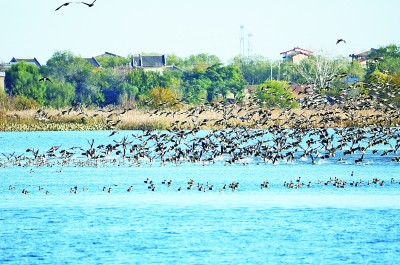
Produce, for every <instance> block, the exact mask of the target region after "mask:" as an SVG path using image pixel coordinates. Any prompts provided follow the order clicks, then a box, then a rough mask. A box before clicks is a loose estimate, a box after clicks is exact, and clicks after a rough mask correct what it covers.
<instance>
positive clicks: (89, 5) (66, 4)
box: [55, 0, 96, 11]
mask: <svg viewBox="0 0 400 265" xmlns="http://www.w3.org/2000/svg"><path fill="white" fill-rule="evenodd" d="M94 2H96V0H94V1H93V2H92V3H91V4H89V3H85V2H78V1H76V2H66V3H64V4H62V5H61V6H59V7H57V8H56V10H55V11H58V10H60V9H61V8H62V7H64V6H68V5H69V4H84V5H87V6H88V7H92V6H94Z"/></svg>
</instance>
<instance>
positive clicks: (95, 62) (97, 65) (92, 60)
mask: <svg viewBox="0 0 400 265" xmlns="http://www.w3.org/2000/svg"><path fill="white" fill-rule="evenodd" d="M85 59H86V60H87V61H88V62H89V63H90V64H91V65H93V66H94V67H101V65H100V63H99V62H98V61H97V60H96V58H94V57H92V58H85Z"/></svg>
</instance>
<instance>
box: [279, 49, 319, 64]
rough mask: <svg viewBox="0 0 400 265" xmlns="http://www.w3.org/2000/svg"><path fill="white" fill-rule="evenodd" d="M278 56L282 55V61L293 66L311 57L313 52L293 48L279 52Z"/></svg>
mask: <svg viewBox="0 0 400 265" xmlns="http://www.w3.org/2000/svg"><path fill="white" fill-rule="evenodd" d="M280 54H281V55H282V58H283V60H286V61H290V62H292V63H293V64H299V63H300V62H301V61H302V60H304V59H305V58H307V57H308V56H310V55H312V54H313V52H312V51H309V50H306V49H303V48H299V47H294V48H293V49H291V50H288V51H284V52H281V53H280Z"/></svg>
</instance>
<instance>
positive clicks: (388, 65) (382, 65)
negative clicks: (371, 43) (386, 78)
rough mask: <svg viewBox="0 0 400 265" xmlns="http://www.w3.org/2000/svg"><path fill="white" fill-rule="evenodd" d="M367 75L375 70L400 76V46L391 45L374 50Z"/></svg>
mask: <svg viewBox="0 0 400 265" xmlns="http://www.w3.org/2000/svg"><path fill="white" fill-rule="evenodd" d="M369 58H370V59H369V61H368V63H367V68H368V69H367V74H368V76H369V75H370V74H372V73H373V72H374V71H375V70H377V71H379V72H382V73H383V72H385V73H387V74H391V75H400V46H397V45H395V44H390V45H387V46H383V47H380V48H378V49H376V50H374V51H373V52H372V53H371V55H370V56H369Z"/></svg>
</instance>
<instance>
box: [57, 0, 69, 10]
mask: <svg viewBox="0 0 400 265" xmlns="http://www.w3.org/2000/svg"><path fill="white" fill-rule="evenodd" d="M71 3H72V2H66V3H64V4H62V5H60V6H59V7H57V8H56V10H55V11H58V10H60V8H61V7H63V6H67V5H69V4H71Z"/></svg>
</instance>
